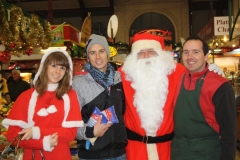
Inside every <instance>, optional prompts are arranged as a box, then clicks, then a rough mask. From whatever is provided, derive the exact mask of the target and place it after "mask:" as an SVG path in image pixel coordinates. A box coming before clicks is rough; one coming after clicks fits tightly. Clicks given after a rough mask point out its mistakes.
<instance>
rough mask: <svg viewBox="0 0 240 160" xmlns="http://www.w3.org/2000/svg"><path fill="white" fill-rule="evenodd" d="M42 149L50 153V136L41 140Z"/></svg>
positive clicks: (51, 148)
mask: <svg viewBox="0 0 240 160" xmlns="http://www.w3.org/2000/svg"><path fill="white" fill-rule="evenodd" d="M43 149H44V151H49V152H51V151H52V150H53V149H54V147H51V146H50V135H49V136H44V138H43Z"/></svg>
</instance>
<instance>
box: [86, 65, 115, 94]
mask: <svg viewBox="0 0 240 160" xmlns="http://www.w3.org/2000/svg"><path fill="white" fill-rule="evenodd" d="M84 69H85V70H86V71H87V72H88V73H89V74H91V76H92V77H93V79H94V80H95V81H96V82H97V83H99V84H101V85H102V86H103V87H104V88H105V89H106V90H107V91H108V93H109V92H110V90H109V87H110V86H111V85H113V79H114V73H115V70H114V68H113V67H112V66H111V64H109V63H108V64H107V70H106V72H101V71H99V70H98V69H96V68H95V67H93V66H92V65H91V64H90V63H89V62H88V63H87V64H86V65H85V67H84Z"/></svg>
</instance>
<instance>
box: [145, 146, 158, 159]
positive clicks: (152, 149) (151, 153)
mask: <svg viewBox="0 0 240 160" xmlns="http://www.w3.org/2000/svg"><path fill="white" fill-rule="evenodd" d="M147 154H148V159H150V160H159V157H158V152H157V146H156V144H147Z"/></svg>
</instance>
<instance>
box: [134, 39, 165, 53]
mask: <svg viewBox="0 0 240 160" xmlns="http://www.w3.org/2000/svg"><path fill="white" fill-rule="evenodd" d="M148 48H152V49H154V50H159V49H160V50H162V46H161V44H160V43H159V42H158V41H155V40H148V39H147V40H138V41H136V42H134V43H133V44H132V51H131V52H136V51H140V50H142V49H148Z"/></svg>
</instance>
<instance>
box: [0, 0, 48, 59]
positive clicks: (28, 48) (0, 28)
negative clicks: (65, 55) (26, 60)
mask: <svg viewBox="0 0 240 160" xmlns="http://www.w3.org/2000/svg"><path fill="white" fill-rule="evenodd" d="M27 24H28V23H27V22H26V19H25V17H24V14H23V12H22V9H21V8H20V7H17V6H14V5H13V7H12V8H11V9H10V22H8V21H7V20H6V16H5V12H4V6H3V5H2V3H1V1H0V40H1V41H2V43H3V44H4V45H5V47H6V50H8V51H9V52H10V54H11V55H14V56H18V57H21V56H22V55H23V54H27V55H31V54H32V51H33V48H34V47H36V46H40V47H41V48H42V49H47V48H48V47H49V46H50V43H51V25H50V23H49V22H47V21H45V22H44V25H43V27H42V25H41V24H40V22H39V19H38V16H36V15H34V14H31V18H30V20H29V25H28V26H27Z"/></svg>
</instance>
